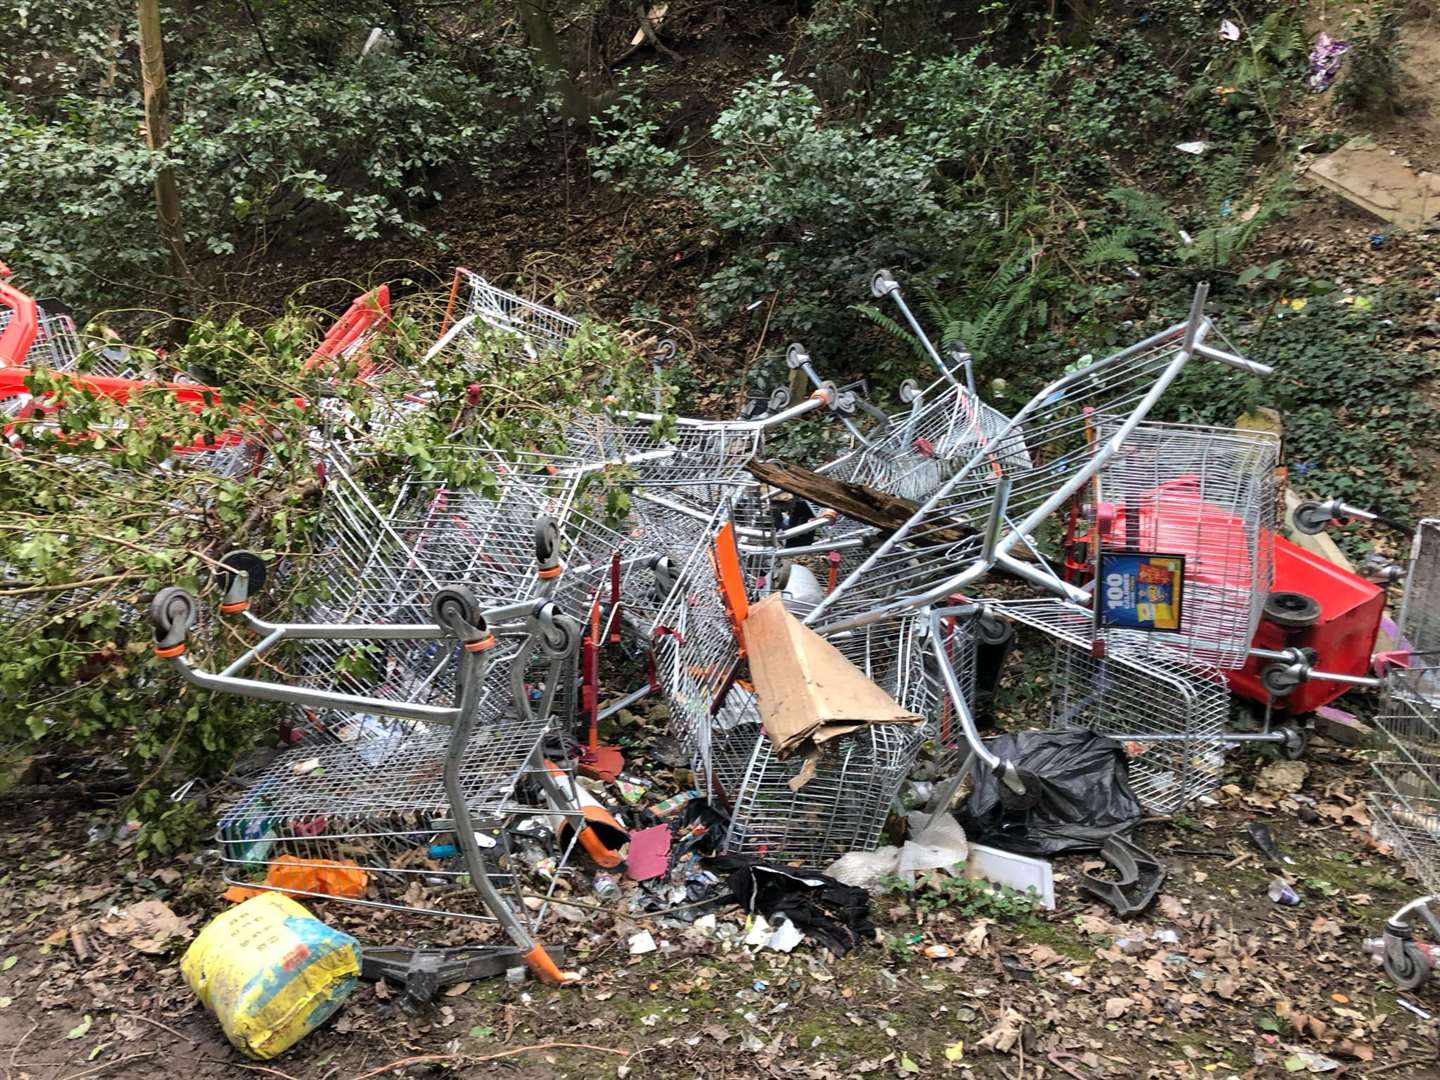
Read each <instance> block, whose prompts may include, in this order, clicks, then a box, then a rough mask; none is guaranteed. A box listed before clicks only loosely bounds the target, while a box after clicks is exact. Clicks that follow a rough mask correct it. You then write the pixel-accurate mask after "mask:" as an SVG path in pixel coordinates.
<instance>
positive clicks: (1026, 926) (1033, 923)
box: [1016, 918, 1095, 960]
mask: <svg viewBox="0 0 1440 1080" xmlns="http://www.w3.org/2000/svg"><path fill="white" fill-rule="evenodd" d="M1016 929H1017V930H1019V932H1020V936H1021V937H1023V938H1024V939H1025V940H1026V941H1028V942H1030V944H1032V945H1048V946H1049V947H1050V948H1052V949H1054V950H1055V951H1056V952H1057V953H1059V954H1060V955H1061V956H1068V957H1069V958H1070V959H1071V960H1091V959H1094V956H1095V950H1094V948H1093V946H1091V945H1089V944H1087V943H1086V941H1085V939H1084V938H1083V937H1082V936H1081V934H1080V931H1079V930H1077V929H1075V927H1073V926H1071V925H1070V924H1069V923H1063V922H1050V921H1047V920H1044V919H1039V918H1029V919H1026V920H1025V921H1024V922H1022V923H1020V924H1019V925H1018V926H1017V927H1016Z"/></svg>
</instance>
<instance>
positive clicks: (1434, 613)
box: [1400, 518, 1440, 653]
mask: <svg viewBox="0 0 1440 1080" xmlns="http://www.w3.org/2000/svg"><path fill="white" fill-rule="evenodd" d="M1400 636H1401V637H1402V638H1403V639H1404V641H1405V643H1406V644H1407V645H1408V646H1409V648H1411V649H1412V650H1414V651H1415V652H1418V653H1433V652H1440V518H1425V519H1424V520H1422V521H1421V522H1420V524H1419V526H1418V527H1417V528H1416V530H1415V539H1414V541H1413V542H1412V544H1411V546H1410V568H1409V572H1408V574H1407V575H1406V578H1405V596H1404V599H1403V600H1402V601H1401V604H1400Z"/></svg>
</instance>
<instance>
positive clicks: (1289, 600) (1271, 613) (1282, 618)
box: [1265, 592, 1320, 630]
mask: <svg viewBox="0 0 1440 1080" xmlns="http://www.w3.org/2000/svg"><path fill="white" fill-rule="evenodd" d="M1265 618H1267V619H1269V620H1270V621H1271V622H1272V623H1274V624H1275V625H1276V626H1280V627H1283V628H1284V629H1286V630H1304V629H1305V628H1306V627H1308V626H1314V625H1315V624H1316V623H1317V622H1319V621H1320V604H1319V602H1318V601H1317V600H1315V598H1314V597H1310V596H1306V595H1305V594H1304V593H1298V592H1273V593H1271V594H1270V595H1269V596H1267V597H1266V598H1265Z"/></svg>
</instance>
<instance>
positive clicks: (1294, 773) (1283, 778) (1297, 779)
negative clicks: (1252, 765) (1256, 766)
mask: <svg viewBox="0 0 1440 1080" xmlns="http://www.w3.org/2000/svg"><path fill="white" fill-rule="evenodd" d="M1309 775H1310V766H1309V765H1306V763H1305V762H1272V763H1270V765H1267V766H1266V768H1263V769H1261V770H1260V775H1259V776H1256V786H1257V788H1259V789H1260V791H1266V792H1270V793H1272V795H1295V793H1296V792H1297V791H1300V788H1303V786H1305V780H1306V778H1308V776H1309Z"/></svg>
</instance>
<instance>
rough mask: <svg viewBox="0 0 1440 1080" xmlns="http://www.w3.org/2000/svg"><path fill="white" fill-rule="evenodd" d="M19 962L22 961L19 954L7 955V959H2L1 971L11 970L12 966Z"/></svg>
mask: <svg viewBox="0 0 1440 1080" xmlns="http://www.w3.org/2000/svg"><path fill="white" fill-rule="evenodd" d="M19 962H20V957H18V956H7V957H5V959H4V960H3V961H0V971H9V970H10V969H11V968H12V967H14V966H15V965H16V964H18V963H19Z"/></svg>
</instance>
